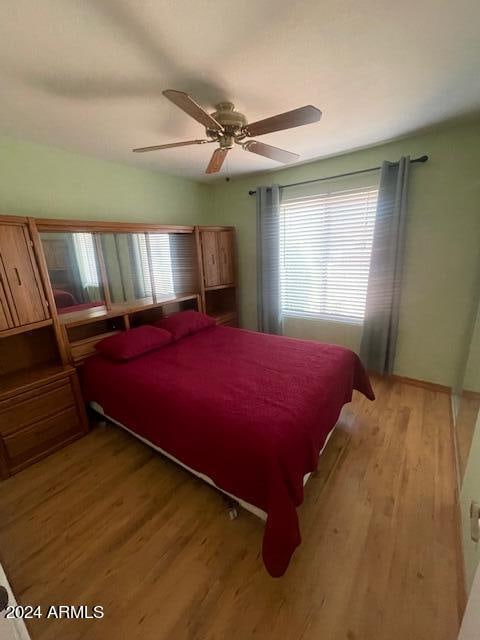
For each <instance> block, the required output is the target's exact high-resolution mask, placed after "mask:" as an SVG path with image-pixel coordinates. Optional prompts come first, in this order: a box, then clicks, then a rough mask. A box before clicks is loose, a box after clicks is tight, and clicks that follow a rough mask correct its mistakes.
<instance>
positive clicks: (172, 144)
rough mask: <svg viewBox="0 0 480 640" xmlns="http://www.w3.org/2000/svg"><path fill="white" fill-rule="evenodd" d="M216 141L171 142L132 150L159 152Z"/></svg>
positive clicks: (135, 151) (136, 151)
mask: <svg viewBox="0 0 480 640" xmlns="http://www.w3.org/2000/svg"><path fill="white" fill-rule="evenodd" d="M207 142H215V140H187V141H186V142H169V143H168V144H155V145H153V146H152V147H139V148H138V149H132V151H133V152H134V153H145V151H159V150H160V149H173V148H174V147H188V146H189V145H191V144H206V143H207Z"/></svg>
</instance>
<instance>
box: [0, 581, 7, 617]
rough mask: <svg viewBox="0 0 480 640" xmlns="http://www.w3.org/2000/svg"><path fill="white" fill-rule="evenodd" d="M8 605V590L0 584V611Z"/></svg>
mask: <svg viewBox="0 0 480 640" xmlns="http://www.w3.org/2000/svg"><path fill="white" fill-rule="evenodd" d="M7 606H8V591H7V590H6V589H5V587H2V586H0V611H4V610H5V609H6V608H7Z"/></svg>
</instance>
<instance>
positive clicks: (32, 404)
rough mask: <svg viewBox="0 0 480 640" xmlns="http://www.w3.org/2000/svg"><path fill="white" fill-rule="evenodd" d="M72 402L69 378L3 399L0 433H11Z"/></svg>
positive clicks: (0, 407)
mask: <svg viewBox="0 0 480 640" xmlns="http://www.w3.org/2000/svg"><path fill="white" fill-rule="evenodd" d="M74 404H75V398H74V395H73V391H72V386H71V384H70V379H69V378H67V379H66V380H65V379H64V380H59V381H58V382H56V383H52V384H49V385H45V386H44V387H42V388H41V389H40V390H35V391H30V392H27V393H24V394H21V395H19V396H16V397H15V398H11V399H10V400H5V401H4V402H1V403H0V434H1V435H3V436H6V435H8V434H11V433H12V432H15V431H18V430H19V429H22V428H23V427H26V426H27V425H30V424H32V423H34V422H38V421H39V420H42V419H44V418H47V417H48V416H51V415H53V414H55V413H59V412H60V411H63V410H64V409H67V408H69V407H73V406H74Z"/></svg>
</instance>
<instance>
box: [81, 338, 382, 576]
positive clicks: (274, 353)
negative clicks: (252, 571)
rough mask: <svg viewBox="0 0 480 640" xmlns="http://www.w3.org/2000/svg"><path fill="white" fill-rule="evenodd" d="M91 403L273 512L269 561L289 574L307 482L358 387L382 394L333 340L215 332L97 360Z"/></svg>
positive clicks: (88, 384) (266, 550)
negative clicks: (126, 357) (124, 357)
mask: <svg viewBox="0 0 480 640" xmlns="http://www.w3.org/2000/svg"><path fill="white" fill-rule="evenodd" d="M82 382H83V386H84V391H85V394H86V399H87V400H89V401H90V400H95V401H96V402H98V403H99V404H100V405H101V406H102V407H103V410H104V412H105V413H106V414H107V415H108V416H110V417H112V418H114V419H116V420H118V421H119V422H121V423H122V424H124V425H125V426H127V427H128V428H130V429H131V430H133V431H135V432H136V433H138V434H139V435H141V436H143V437H144V438H147V439H148V440H150V441H151V442H152V443H154V444H155V445H157V446H158V447H160V448H161V449H163V450H165V451H167V452H168V453H170V454H171V455H173V456H174V457H175V458H177V459H178V460H180V461H181V462H183V463H184V464H186V465H187V466H189V467H191V468H192V469H195V470H196V471H199V472H202V473H204V474H206V475H207V476H209V477H210V478H211V479H212V480H213V481H214V482H215V483H216V484H217V486H218V487H220V488H222V489H224V490H225V491H228V492H229V493H232V494H233V495H235V496H237V497H239V498H242V499H243V500H246V501H247V502H249V503H251V504H253V505H255V506H257V507H259V508H260V509H263V510H264V511H266V512H267V514H268V517H267V523H266V527H265V534H264V539H263V560H264V563H265V566H266V568H267V570H268V571H269V573H270V574H271V575H272V576H281V575H283V573H284V572H285V571H286V569H287V567H288V564H289V561H290V558H291V556H292V554H293V552H294V550H295V548H296V547H297V546H298V545H299V544H300V542H301V538H300V531H299V525H298V518H297V512H296V507H297V506H298V505H300V504H301V502H302V500H303V477H304V475H305V474H306V473H308V472H311V471H314V470H315V469H316V466H317V462H318V455H319V452H320V450H321V448H322V446H323V444H324V441H325V439H326V437H327V435H328V433H329V432H330V431H331V429H332V428H333V426H334V425H335V423H336V421H337V419H338V417H339V414H340V410H341V408H342V406H343V405H344V404H345V403H346V402H349V401H350V400H351V397H352V391H353V389H357V390H359V391H361V392H362V393H363V394H365V395H366V396H367V397H368V398H370V399H372V400H373V399H374V395H373V391H372V388H371V386H370V382H369V380H368V377H367V375H366V373H365V371H364V369H363V367H362V365H361V363H360V361H359V359H358V357H357V356H356V355H355V354H354V353H353V352H352V351H349V350H348V349H344V348H342V347H337V346H333V345H328V344H321V343H317V342H310V341H305V340H295V339H291V338H285V337H278V336H272V335H265V334H261V333H256V332H251V331H243V330H240V329H233V328H229V327H212V328H209V329H206V330H204V331H201V332H199V333H197V334H195V335H193V336H189V337H185V338H182V339H181V340H179V341H177V342H174V343H172V344H171V345H168V346H166V347H163V348H161V349H159V350H157V351H154V352H151V353H149V354H147V355H144V356H142V357H140V358H137V359H135V360H131V361H129V362H127V363H123V364H118V363H114V362H111V361H109V360H106V359H105V358H103V357H101V356H94V357H92V358H89V359H88V360H87V361H86V362H85V365H84V367H83V372H82Z"/></svg>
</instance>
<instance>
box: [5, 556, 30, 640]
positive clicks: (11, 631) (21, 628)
mask: <svg viewBox="0 0 480 640" xmlns="http://www.w3.org/2000/svg"><path fill="white" fill-rule="evenodd" d="M0 590H1V591H2V593H1V594H0V596H1V599H2V601H3V599H4V598H3V596H4V595H5V591H4V590H6V592H7V597H8V605H15V604H16V601H15V598H14V596H13V593H12V590H11V589H10V585H9V584H8V581H7V577H6V575H5V572H4V571H3V569H2V566H1V565H0ZM2 604H3V602H2ZM5 613H6V611H5V609H4V610H3V611H0V640H29V639H30V636H29V635H28V631H27V628H26V627H25V623H24V622H23V620H14V619H13V620H10V619H7V618H6V617H5Z"/></svg>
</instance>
